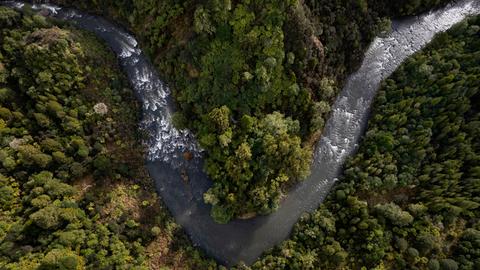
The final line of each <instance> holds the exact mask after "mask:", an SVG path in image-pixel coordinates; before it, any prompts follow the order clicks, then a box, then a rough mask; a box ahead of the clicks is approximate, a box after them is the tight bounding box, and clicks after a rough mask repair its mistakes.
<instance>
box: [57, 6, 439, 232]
mask: <svg viewBox="0 0 480 270" xmlns="http://www.w3.org/2000/svg"><path fill="white" fill-rule="evenodd" d="M56 2H58V3H61V4H67V5H75V6H77V7H80V8H84V9H88V10H90V11H92V10H93V11H97V12H100V13H105V11H106V12H107V13H108V15H109V16H111V17H113V18H115V19H116V20H118V21H119V22H123V23H124V24H127V27H129V28H130V29H132V31H133V32H135V33H137V34H138V35H139V36H140V39H141V40H142V43H143V45H144V47H145V48H146V51H147V52H149V54H150V55H151V57H152V58H153V59H155V62H156V64H157V65H158V67H159V69H160V70H161V72H162V74H164V75H165V76H166V78H167V80H168V82H169V84H170V86H171V87H172V88H173V89H174V94H175V98H176V100H177V102H178V105H179V106H178V108H179V111H178V112H177V113H176V114H175V116H174V119H175V124H176V125H177V126H178V127H180V128H189V129H191V130H193V131H194V132H195V134H196V136H197V138H198V140H199V143H200V145H201V146H202V147H203V148H204V149H205V150H206V159H205V161H206V162H205V171H206V172H207V174H208V175H209V176H210V178H211V179H212V180H213V181H214V184H213V187H212V188H211V189H210V190H209V191H208V192H207V193H206V194H205V202H207V203H209V204H212V206H213V207H212V216H213V217H214V218H215V220H216V221H218V222H223V223H224V222H228V221H229V220H230V219H232V218H234V217H238V216H242V215H244V214H251V213H260V214H267V213H270V212H272V211H274V210H275V209H276V208H277V206H278V204H279V202H280V199H281V198H282V196H283V195H284V194H285V193H286V191H287V189H288V187H289V186H291V185H293V184H295V183H296V182H297V181H301V180H302V179H304V178H305V177H306V176H308V174H309V167H310V163H311V158H312V151H311V148H312V145H313V144H314V142H315V141H316V139H317V138H318V137H319V135H320V133H321V131H322V129H323V126H324V123H325V120H326V118H327V117H328V114H329V112H330V104H331V103H332V102H333V100H334V98H335V96H336V93H337V92H338V89H339V87H338V86H341V85H342V83H343V79H344V78H345V77H346V75H347V74H348V72H349V71H352V70H353V69H354V68H355V67H356V66H357V65H358V64H359V62H360V59H361V57H362V55H363V52H364V50H365V48H366V46H367V45H368V44H369V42H370V41H371V40H372V38H373V37H374V36H375V35H377V34H378V33H381V32H382V31H385V30H386V29H388V26H389V20H388V18H389V17H391V16H397V15H407V14H415V13H417V12H420V11H423V10H426V9H428V8H431V7H432V6H436V5H439V4H443V3H445V2H447V1H446V0H404V1H396V2H395V3H394V4H392V3H390V2H391V1H379V0H375V1H367V0H361V1H359V0H342V1H340V0H338V1H331V0H316V1H315V0H309V1H296V0H282V1H277V0H276V1H274V0H261V1H251V0H242V1H230V0H207V1H195V0H188V1H173V0H169V1H147V0H145V1H129V0H125V1H113V0H111V1H100V3H98V1H88V0H84V1H74V3H71V1H56ZM277 132H278V133H277ZM248 216H250V215H248Z"/></svg>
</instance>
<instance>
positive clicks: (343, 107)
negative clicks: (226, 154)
mask: <svg viewBox="0 0 480 270" xmlns="http://www.w3.org/2000/svg"><path fill="white" fill-rule="evenodd" d="M2 4H4V5H9V6H12V7H15V8H22V7H23V6H24V5H25V4H24V3H22V2H17V1H4V2H2ZM32 8H33V9H35V10H45V11H48V13H49V15H50V16H52V17H55V18H57V19H61V20H66V21H70V22H72V23H73V24H74V25H76V26H77V27H79V28H81V29H85V30H88V31H91V32H93V33H94V34H95V35H97V36H98V37H99V38H101V39H103V40H104V41H105V42H106V43H107V44H108V45H109V46H110V47H111V48H112V50H113V51H114V52H115V53H116V54H117V56H118V59H119V62H120V65H121V67H122V69H123V71H124V72H125V73H126V75H127V77H128V79H129V82H130V84H131V86H132V88H133V90H134V92H135V95H136V96H137V98H138V100H139V101H140V102H141V103H142V109H143V120H142V123H141V127H142V128H143V129H145V130H146V131H148V133H149V134H150V136H149V138H148V139H147V140H146V142H145V143H146V144H147V146H148V149H149V151H148V157H147V161H146V164H147V168H148V170H149V173H150V175H151V177H152V179H153V181H155V185H156V188H157V191H158V193H159V194H160V196H161V197H162V199H163V200H164V202H165V204H166V205H167V206H168V208H169V210H170V211H171V213H172V214H173V216H174V217H175V220H176V222H177V223H179V224H180V225H181V226H182V227H183V228H184V229H185V231H186V232H187V233H188V235H189V236H190V238H191V240H192V242H193V244H194V245H196V246H198V247H200V248H201V249H203V250H204V251H205V252H206V253H207V254H208V255H210V256H212V257H214V258H215V259H217V260H218V261H219V262H220V263H222V264H225V265H227V266H228V265H235V264H237V263H239V262H241V261H242V262H245V263H246V264H251V263H253V262H254V261H255V260H256V259H257V258H258V257H259V256H260V255H261V254H262V253H263V252H264V251H265V250H267V249H269V248H271V247H273V246H274V245H276V244H279V243H281V242H282V241H283V240H285V239H286V238H287V237H288V236H289V234H290V232H291V230H292V228H293V226H294V224H295V223H296V222H297V220H298V219H299V217H300V216H301V215H302V214H303V213H305V212H311V211H313V210H315V209H316V208H317V207H318V206H319V205H320V203H321V202H322V201H323V200H324V198H325V197H326V195H327V194H328V192H329V191H330V189H331V188H332V186H333V185H334V183H335V182H336V181H337V177H339V175H340V174H341V169H342V166H343V163H344V161H345V159H346V158H347V157H348V156H350V155H351V154H352V153H354V151H355V150H356V149H357V147H358V142H359V140H360V138H361V136H362V133H363V131H364V129H365V127H366V125H367V121H368V114H369V108H370V105H371V103H372V100H373V98H374V97H375V94H376V92H377V90H378V88H379V87H380V84H381V82H382V80H384V79H385V78H387V77H388V76H389V75H390V74H391V73H392V72H393V71H395V69H396V68H397V67H398V66H399V65H400V64H401V63H402V62H403V61H404V60H405V59H406V58H407V57H409V56H410V55H412V54H414V53H415V52H417V51H418V50H420V49H422V48H423V47H424V46H425V45H426V44H427V43H428V42H429V41H431V39H432V38H433V37H434V35H435V34H437V33H439V32H442V31H445V30H447V29H449V28H450V27H452V26H453V25H454V24H456V23H458V22H460V21H461V20H463V19H464V18H466V17H467V16H470V15H476V14H480V1H478V0H462V1H455V2H453V3H451V4H450V5H448V6H447V7H445V8H442V9H438V10H435V11H432V12H430V13H426V14H423V15H421V16H416V17H410V18H406V19H402V20H397V21H394V22H393V25H394V29H393V30H392V32H391V33H389V34H387V36H385V37H382V38H376V39H375V40H374V41H373V43H372V44H371V45H370V47H369V49H368V51H367V52H366V54H365V57H364V60H363V63H362V65H361V67H360V68H359V69H358V70H357V71H356V72H355V73H354V74H352V75H350V76H349V78H348V80H347V83H346V85H345V87H344V89H343V90H342V91H341V93H340V94H339V96H338V98H337V100H336V102H335V104H334V105H333V107H332V108H333V110H332V114H331V117H330V119H329V120H328V121H327V124H326V126H325V130H324V133H323V136H322V138H321V139H320V141H319V142H318V143H317V145H316V150H315V152H314V161H313V164H312V173H311V175H310V177H308V179H306V180H305V181H303V182H301V183H299V184H298V185H297V186H296V187H294V188H293V189H292V190H291V191H289V193H288V195H287V197H286V198H285V200H284V201H283V202H282V203H281V205H280V208H279V209H278V210H277V211H276V212H275V213H273V214H270V215H268V216H258V217H255V218H252V219H248V220H233V221H231V222H230V223H228V224H224V225H221V224H217V223H215V222H214V221H213V220H212V219H211V217H210V215H209V213H210V207H209V206H208V205H206V204H205V203H204V202H203V193H204V192H205V191H206V190H208V188H209V187H210V185H211V182H210V180H209V179H208V177H207V176H206V175H205V173H204V172H203V171H202V149H201V148H200V147H199V146H198V144H197V143H196V141H195V138H194V136H193V135H192V134H191V133H190V132H188V131H180V130H177V129H175V128H174V127H173V125H172V123H171V115H172V112H173V111H174V109H175V106H174V101H173V99H172V97H171V92H170V90H169V88H168V87H167V86H166V85H165V84H163V83H162V81H161V80H160V78H159V74H158V73H157V72H156V70H155V67H154V66H153V65H152V64H151V63H150V61H149V60H148V58H147V57H146V56H145V55H144V54H143V53H142V51H141V50H140V48H139V46H138V43H137V41H136V39H135V38H134V37H133V36H132V35H130V34H129V33H128V32H127V31H125V30H123V29H122V28H120V27H118V26H116V25H115V24H112V23H110V22H108V21H107V20H105V19H103V18H101V17H98V16H93V15H89V14H87V13H83V12H79V11H76V10H73V9H68V8H61V7H58V6H53V5H48V4H42V5H33V6H32ZM187 151H188V152H191V153H193V156H194V158H193V159H192V160H190V161H186V160H185V159H184V158H183V153H185V152H187ZM185 176H187V177H185Z"/></svg>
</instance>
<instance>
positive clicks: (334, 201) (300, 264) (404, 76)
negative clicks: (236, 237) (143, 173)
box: [252, 16, 480, 270]
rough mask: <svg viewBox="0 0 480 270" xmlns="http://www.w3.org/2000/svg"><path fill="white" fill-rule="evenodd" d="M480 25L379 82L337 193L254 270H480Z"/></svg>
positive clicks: (474, 22) (478, 21) (449, 36)
mask: <svg viewBox="0 0 480 270" xmlns="http://www.w3.org/2000/svg"><path fill="white" fill-rule="evenodd" d="M479 34H480V16H477V17H474V18H471V19H469V20H466V21H464V22H462V23H461V24H459V25H457V26H455V27H454V28H452V29H451V30H449V31H448V32H447V33H442V34H439V35H438V36H437V37H436V38H435V39H434V41H433V42H432V43H431V44H430V45H429V46H428V47H427V48H425V49H424V50H423V51H422V52H420V53H417V54H416V55H414V56H413V57H411V58H410V59H409V60H407V61H406V62H405V63H403V64H402V66H401V67H400V68H399V69H398V70H397V71H396V72H395V73H394V74H393V75H392V76H391V77H390V78H389V79H387V80H386V81H384V82H383V85H382V88H381V89H380V91H379V93H378V95H377V97H376V99H375V103H374V106H373V110H372V114H371V117H370V120H369V124H368V129H367V131H366V134H365V136H364V138H363V140H362V142H361V144H360V149H359V151H358V153H357V154H356V155H354V156H353V157H351V158H350V159H349V160H348V162H347V163H346V165H345V170H344V173H343V177H342V179H341V180H340V181H339V184H338V185H337V186H336V187H335V188H334V190H333V191H332V192H331V193H330V195H329V197H328V198H327V199H326V200H325V201H324V203H323V204H322V206H321V207H320V208H319V209H318V210H317V211H315V212H314V213H312V214H305V216H304V217H302V219H301V220H300V221H299V222H298V223H297V224H296V226H295V229H294V231H293V233H292V235H291V238H290V239H289V240H287V241H285V242H284V243H282V244H281V245H279V246H278V247H276V248H275V249H273V250H272V251H270V252H269V254H266V255H265V256H264V257H263V258H261V260H259V261H258V262H256V263H255V264H254V265H253V267H252V268H253V269H429V270H440V269H441V270H456V269H462V270H467V269H468V270H474V269H479V268H480V219H479V218H480V162H479V161H480V139H479V136H478V134H480V121H479V120H480V111H479V102H480V68H479V66H478V64H479V63H480V50H479V49H480V35H479Z"/></svg>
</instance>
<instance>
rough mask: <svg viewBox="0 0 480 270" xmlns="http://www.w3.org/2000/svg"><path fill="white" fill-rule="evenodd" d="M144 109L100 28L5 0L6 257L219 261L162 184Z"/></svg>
mask: <svg viewBox="0 0 480 270" xmlns="http://www.w3.org/2000/svg"><path fill="white" fill-rule="evenodd" d="M138 121H139V108H138V106H137V103H136V101H135V99H134V97H133V95H132V92H131V90H130V89H128V86H127V84H126V81H125V79H124V77H123V75H121V73H120V71H119V69H118V67H117V61H116V58H115V56H114V55H113V53H112V52H110V51H109V50H108V49H107V48H106V47H105V46H104V45H103V44H102V43H100V42H99V41H98V40H96V38H95V37H94V36H92V35H91V34H87V33H84V32H81V31H79V30H75V29H73V28H70V27H68V26H62V25H58V24H57V25H54V24H52V23H51V22H49V21H47V20H46V19H45V18H44V17H42V16H38V15H33V16H32V15H24V14H20V13H18V12H16V11H13V10H11V9H8V8H4V7H0V269H18V270H29V269H32V270H33V269H71V270H74V269H76V270H78V269H158V268H159V267H160V266H161V267H163V266H165V265H173V266H175V265H179V264H181V265H182V266H183V267H186V268H192V269H205V268H207V265H209V264H210V265H211V264H212V262H209V261H208V260H205V261H204V262H201V261H200V260H199V258H200V254H199V253H198V252H197V251H195V250H194V249H193V248H192V247H188V246H186V245H185V244H184V243H188V242H187V240H186V237H185V236H184V235H183V234H182V232H181V230H180V229H179V228H178V226H177V225H175V223H174V222H173V221H172V219H171V218H170V216H169V215H168V214H167V211H166V210H165V209H164V208H163V206H162V205H161V204H160V203H159V200H158V198H157V197H156V196H155V192H154V189H153V188H152V183H151V180H150V178H149V177H148V176H147V173H146V172H145V169H144V164H143V160H144V156H145V154H144V151H143V150H142V147H140V146H141V142H140V139H141V134H139V132H138ZM213 265H214V264H213Z"/></svg>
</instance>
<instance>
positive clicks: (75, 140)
mask: <svg viewBox="0 0 480 270" xmlns="http://www.w3.org/2000/svg"><path fill="white" fill-rule="evenodd" d="M53 2H57V3H60V4H64V5H71V6H75V7H77V8H80V9H85V10H89V11H92V12H96V13H98V14H102V15H105V16H106V17H108V18H110V19H112V20H115V21H116V22H118V23H120V24H122V25H124V26H125V27H126V28H128V29H130V31H132V32H133V33H135V34H136V36H138V38H139V39H140V41H141V47H142V49H144V50H145V51H146V52H147V53H148V55H149V56H150V57H151V59H152V61H153V62H154V63H155V64H156V66H157V67H158V70H159V72H160V74H162V76H164V78H165V80H166V82H168V84H169V86H170V87H172V89H173V91H174V95H175V99H176V101H177V104H178V108H179V111H178V112H177V113H176V114H175V115H174V121H175V124H176V126H177V127H179V128H188V129H190V130H192V131H194V133H195V135H196V137H197V138H198V140H199V143H200V144H201V146H202V147H203V148H204V149H205V150H206V162H205V171H206V172H207V173H208V175H209V176H210V177H211V178H212V180H213V181H214V186H213V187H212V189H211V190H209V191H208V192H207V193H205V195H204V199H205V202H207V203H209V204H211V205H212V206H213V207H212V216H213V218H214V219H215V220H216V221H217V222H220V223H226V222H228V221H230V220H231V219H234V218H237V217H244V216H249V214H251V213H257V214H268V213H271V212H272V211H274V210H275V208H276V207H277V206H278V203H279V201H280V200H281V199H282V197H283V196H285V195H286V194H287V192H288V188H289V187H291V186H292V185H294V184H295V183H296V182H297V181H301V180H302V179H303V178H305V177H306V176H308V174H309V164H310V161H311V155H312V149H313V147H314V144H315V142H316V141H317V140H318V138H319V136H320V135H321V132H322V129H323V125H324V123H325V120H326V119H327V118H328V117H329V111H330V105H331V104H332V102H333V101H334V99H335V97H336V94H337V93H338V91H339V89H341V87H342V86H343V84H344V80H345V78H346V76H347V75H348V74H350V73H351V72H352V71H354V70H355V68H356V67H358V65H359V64H360V61H361V58H362V56H363V53H364V52H365V50H366V48H367V46H368V44H369V43H370V42H371V41H372V39H373V38H374V37H375V36H377V35H382V34H384V33H386V32H388V31H389V29H390V26H391V25H390V19H391V18H393V17H397V16H405V15H413V14H418V13H419V12H423V11H425V10H428V9H431V8H434V7H437V6H440V5H443V4H445V3H446V2H448V1H444V0H404V1H395V3H392V2H391V1H387V0H382V1H380V0H375V1H370V0H335V1H329V0H306V1H295V0H290V1H272V0H261V1H251V0H239V1H230V0H204V1H196V0H185V1H176V0H164V1H153V0H142V1H133V0H121V1H113V0H105V1H94V0H79V1H73V2H72V1H64V0H59V1H53ZM479 48H480V17H475V18H471V19H469V20H466V21H464V22H463V23H461V24H459V25H457V26H456V27H454V28H453V29H451V30H450V31H448V32H446V33H443V34H440V35H438V36H437V37H436V38H435V39H434V41H433V42H432V43H431V44H430V45H429V46H428V47H427V48H425V49H424V50H423V51H421V52H419V53H417V54H415V55H414V56H413V57H411V58H410V59H409V60H407V61H406V62H405V63H404V64H403V65H402V66H401V67H400V68H399V69H398V70H397V71H396V72H395V73H394V74H393V75H392V76H391V77H390V78H389V79H387V80H386V81H384V82H383V85H382V88H381V89H380V91H379V92H378V95H377V97H376V99H375V103H374V105H373V109H372V112H371V118H370V120H369V125H368V129H367V131H366V133H365V135H364V138H363V140H362V141H361V144H360V148H359V151H358V153H357V154H355V155H354V156H352V157H351V158H350V159H349V160H348V161H347V163H346V164H345V169H344V172H343V174H342V177H341V179H340V181H339V182H338V184H337V185H336V186H335V187H334V189H333V190H332V191H331V193H330V195H329V196H328V197H327V199H326V200H325V202H324V203H323V204H322V205H321V206H320V207H319V208H318V209H317V210H316V211H314V212H313V213H310V214H305V215H304V216H303V217H302V218H301V219H300V220H299V221H298V223H297V224H296V225H295V227H294V229H293V231H292V233H291V236H290V237H289V239H287V240H285V241H284V242H283V243H281V244H279V245H278V246H276V247H274V248H273V249H271V250H268V251H267V252H266V253H265V254H264V255H262V256H261V257H260V258H259V259H258V261H256V262H255V263H254V264H253V265H251V266H246V265H243V264H240V265H238V266H237V267H234V268H233V269H238V270H240V269H245V270H247V269H265V270H266V269H362V270H363V269H378V270H380V269H429V270H457V269H459V270H475V269H480V223H479V214H480V182H479V181H480V162H479V161H480V160H479V159H480V141H479V140H480V139H479V138H478V134H479V133H480V111H479V106H478V105H479V102H480V93H479V91H480V68H479V63H480V52H479ZM139 117H140V106H139V105H138V104H137V102H136V101H135V98H134V96H133V94H132V91H131V90H130V89H129V86H128V84H127V82H126V79H125V77H124V75H122V73H121V71H120V69H119V67H118V63H117V60H116V58H115V56H114V54H113V53H112V52H111V51H110V50H109V49H108V48H107V47H106V46H105V45H104V44H103V43H102V42H100V41H99V40H97V39H96V38H95V37H94V36H93V35H92V34H89V33H86V32H83V31H80V30H78V29H75V28H74V27H73V26H71V25H69V24H67V23H62V22H59V21H52V20H49V19H46V18H45V17H43V16H40V15H34V13H33V12H31V11H28V10H24V11H22V12H17V11H13V10H11V9H8V8H3V7H0V134H1V136H0V164H1V165H0V269H19V270H24V269H226V268H225V267H223V266H221V265H218V264H217V263H216V262H215V261H214V260H213V259H209V258H208V257H206V256H205V255H204V254H203V253H202V252H201V251H199V250H198V249H197V248H196V247H194V246H193V245H192V243H191V242H190V240H188V237H187V236H186V235H185V234H184V232H183V231H182V229H181V228H180V226H179V225H177V224H176V223H175V221H174V220H173V218H172V217H171V215H170V214H169V212H168V210H167V209H166V207H165V206H164V205H163V204H162V202H161V198H158V196H157V195H156V193H155V190H154V188H153V183H152V180H151V179H150V178H149V177H148V173H147V172H146V169H145V167H144V164H143V160H144V156H145V149H143V147H139V146H141V145H142V144H141V141H142V139H143V138H144V136H145V134H142V133H141V132H140V131H139V127H138V123H139Z"/></svg>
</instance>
